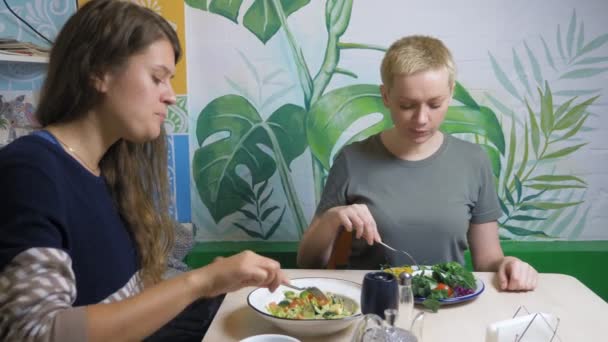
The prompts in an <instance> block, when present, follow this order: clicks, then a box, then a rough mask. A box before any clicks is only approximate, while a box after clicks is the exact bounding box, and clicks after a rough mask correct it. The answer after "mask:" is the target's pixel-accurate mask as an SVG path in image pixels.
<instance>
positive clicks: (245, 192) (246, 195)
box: [235, 188, 255, 205]
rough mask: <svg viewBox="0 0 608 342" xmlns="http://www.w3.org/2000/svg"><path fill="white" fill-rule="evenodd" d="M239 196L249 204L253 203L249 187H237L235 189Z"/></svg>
mask: <svg viewBox="0 0 608 342" xmlns="http://www.w3.org/2000/svg"><path fill="white" fill-rule="evenodd" d="M235 192H236V193H237V194H238V195H239V197H240V198H242V199H243V201H245V202H247V203H249V204H253V205H255V200H254V198H253V196H252V195H251V194H250V193H251V189H249V188H242V189H238V190H236V191H235Z"/></svg>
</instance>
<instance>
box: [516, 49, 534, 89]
mask: <svg viewBox="0 0 608 342" xmlns="http://www.w3.org/2000/svg"><path fill="white" fill-rule="evenodd" d="M512 50H513V65H514V66H515V72H516V73H517V77H518V78H519V81H520V82H521V84H522V85H523V86H524V87H525V88H526V91H527V92H528V94H532V90H531V89H530V84H529V83H528V76H527V74H526V71H525V70H524V66H523V64H521V60H520V59H519V56H518V55H517V52H516V51H515V49H512Z"/></svg>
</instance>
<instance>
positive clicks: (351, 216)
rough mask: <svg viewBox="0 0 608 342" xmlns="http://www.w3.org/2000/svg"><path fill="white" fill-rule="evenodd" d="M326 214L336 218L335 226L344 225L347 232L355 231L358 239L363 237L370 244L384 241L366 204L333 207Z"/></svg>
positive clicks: (333, 218)
mask: <svg viewBox="0 0 608 342" xmlns="http://www.w3.org/2000/svg"><path fill="white" fill-rule="evenodd" d="M325 215H327V217H329V218H330V219H332V220H334V223H335V226H338V227H339V226H342V227H344V229H346V231H347V232H353V231H354V233H355V237H356V238H357V239H361V238H363V239H365V240H366V241H367V243H368V244H369V245H373V244H374V243H375V242H381V241H382V239H381V238H380V234H378V227H377V226H376V221H375V220H374V218H373V217H372V214H371V212H370V211H369V209H368V208H367V206H366V205H365V204H351V205H345V206H339V207H333V208H331V209H329V210H327V211H326V212H325V214H324V216H325Z"/></svg>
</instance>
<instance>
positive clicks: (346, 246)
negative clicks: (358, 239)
mask: <svg viewBox="0 0 608 342" xmlns="http://www.w3.org/2000/svg"><path fill="white" fill-rule="evenodd" d="M352 235H353V234H352V233H351V232H347V231H346V230H342V232H340V235H338V238H337V239H336V242H335V243H334V249H333V252H332V253H331V256H330V257H329V261H328V262H327V268H329V269H337V268H345V267H346V265H348V257H349V256H350V250H351V248H352V244H353V240H352Z"/></svg>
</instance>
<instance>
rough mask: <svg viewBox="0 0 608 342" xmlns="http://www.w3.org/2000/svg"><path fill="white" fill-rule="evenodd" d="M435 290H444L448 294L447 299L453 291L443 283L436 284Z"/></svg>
mask: <svg viewBox="0 0 608 342" xmlns="http://www.w3.org/2000/svg"><path fill="white" fill-rule="evenodd" d="M435 289H437V290H446V291H447V292H448V297H452V294H453V293H454V290H452V288H451V287H449V286H448V285H446V284H444V283H438V284H437V287H436V288H435Z"/></svg>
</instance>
